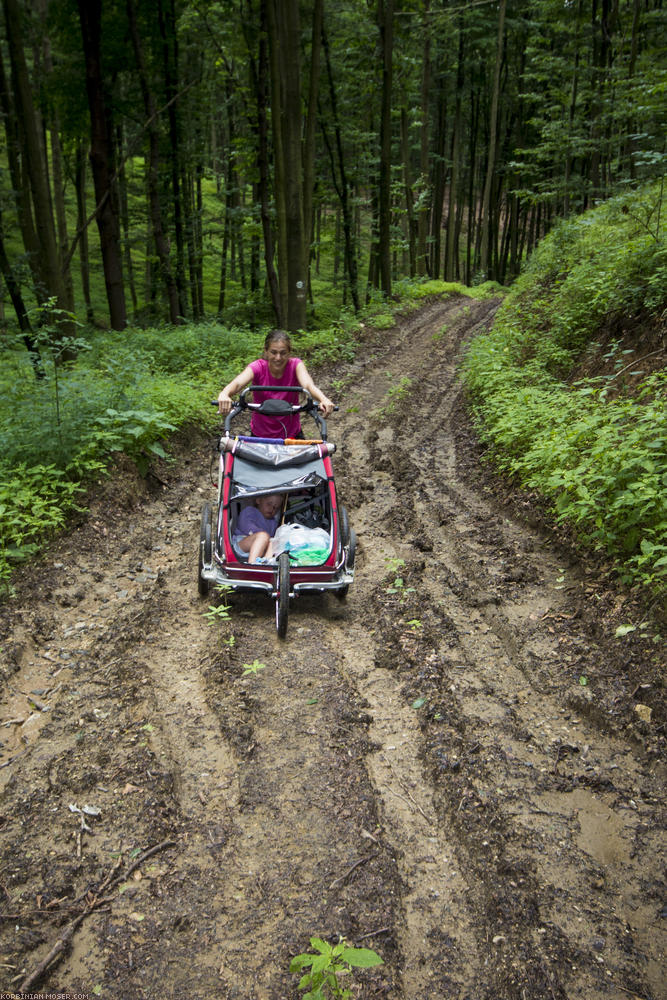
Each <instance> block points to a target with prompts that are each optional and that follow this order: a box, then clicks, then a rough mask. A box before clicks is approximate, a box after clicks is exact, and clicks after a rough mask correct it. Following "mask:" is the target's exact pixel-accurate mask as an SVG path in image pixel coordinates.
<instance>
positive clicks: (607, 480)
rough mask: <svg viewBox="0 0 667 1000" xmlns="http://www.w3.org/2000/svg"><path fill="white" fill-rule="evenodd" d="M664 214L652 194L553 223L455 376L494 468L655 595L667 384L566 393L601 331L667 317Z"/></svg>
mask: <svg viewBox="0 0 667 1000" xmlns="http://www.w3.org/2000/svg"><path fill="white" fill-rule="evenodd" d="M661 202H662V191H661V190H659V189H655V188H654V189H652V190H648V191H646V190H645V191H643V192H641V193H637V194H632V195H630V194H628V195H626V196H624V197H623V198H619V199H615V200H614V201H611V202H609V203H607V204H605V205H603V206H601V207H600V208H598V209H596V210H595V211H593V212H590V213H588V214H587V215H585V216H582V217H579V218H576V219H574V220H571V221H568V222H563V223H561V224H560V225H559V226H558V228H557V229H556V230H555V231H554V232H553V233H552V234H551V235H550V236H548V237H547V238H546V239H545V240H544V241H543V242H542V243H541V244H540V246H539V247H538V249H537V250H536V252H535V253H534V255H533V257H532V259H531V261H530V264H529V266H528V267H527V269H526V271H525V273H524V274H523V275H522V277H521V278H520V279H519V281H518V282H517V283H516V285H515V286H514V287H513V289H512V291H511V292H510V294H509V295H508V296H507V298H506V300H505V302H504V303H503V305H502V306H501V308H500V310H499V312H498V314H497V316H496V322H495V325H494V328H493V330H492V331H491V332H490V333H489V334H487V335H484V336H481V337H479V338H477V339H476V340H475V341H474V342H473V343H472V344H471V346H470V348H469V350H468V353H467V356H466V358H465V361H464V365H463V377H464V380H465V383H466V385H467V388H468V390H469V393H470V397H471V400H472V406H473V411H474V414H475V418H476V421H477V425H478V429H479V433H480V436H481V438H482V440H483V441H484V442H485V443H486V444H487V445H488V446H489V453H490V455H491V457H492V459H493V461H494V462H495V463H496V465H497V466H498V467H499V468H500V469H501V470H502V471H504V472H507V473H510V474H511V475H513V476H515V477H516V479H517V480H518V482H519V483H520V484H521V486H523V487H525V488H528V489H534V490H537V491H539V492H540V493H541V494H543V495H544V496H545V497H547V498H548V499H549V500H550V502H551V504H552V506H553V511H554V514H555V516H556V518H557V520H558V521H560V522H567V523H569V524H571V525H573V526H574V527H575V529H576V531H577V534H578V537H579V539H580V540H581V542H582V543H583V544H584V545H586V546H590V547H591V548H593V549H595V550H599V551H603V552H605V553H607V554H608V555H609V556H611V557H612V558H613V559H614V560H615V561H616V564H617V565H618V566H619V567H620V573H621V576H622V579H623V580H624V582H626V583H629V584H634V583H639V584H642V585H648V586H649V587H651V588H652V589H653V590H654V591H656V592H658V593H659V594H664V592H665V590H666V589H667V530H666V529H667V500H666V497H667V461H666V445H667V426H666V414H665V387H666V382H667V374H666V373H665V372H664V371H663V372H657V373H655V372H654V373H652V374H650V373H646V374H645V377H644V378H640V379H638V381H637V382H635V383H634V388H633V389H632V391H631V392H630V391H626V392H625V393H623V392H620V393H619V392H618V390H617V387H616V386H615V385H614V386H612V383H613V382H614V379H615V377H616V373H613V374H610V375H606V376H597V377H595V378H589V379H583V380H579V381H577V382H575V383H574V384H568V383H567V382H566V381H565V380H566V379H567V377H568V376H569V374H570V373H571V372H572V370H573V369H574V368H575V367H576V365H577V362H578V361H579V359H580V357H581V356H582V353H583V352H584V350H585V349H586V347H587V346H588V345H589V344H590V343H591V341H593V340H594V339H595V336H596V334H597V333H598V332H599V330H600V328H601V327H602V326H603V325H604V324H605V323H606V322H608V321H609V320H610V319H612V318H618V317H619V316H621V315H625V316H629V317H632V316H638V315H641V316H643V317H649V318H650V317H659V316H660V315H661V314H662V313H663V311H664V309H665V307H666V306H667V252H666V243H665V224H664V221H661V219H660V210H661V208H662V203H661ZM636 367H638V369H639V371H641V362H640V361H639V362H637V364H636ZM633 374H634V375H635V376H636V375H637V374H638V372H637V371H634V372H633ZM611 388H614V389H615V390H616V391H615V392H613V393H612V392H611V391H610V389H611Z"/></svg>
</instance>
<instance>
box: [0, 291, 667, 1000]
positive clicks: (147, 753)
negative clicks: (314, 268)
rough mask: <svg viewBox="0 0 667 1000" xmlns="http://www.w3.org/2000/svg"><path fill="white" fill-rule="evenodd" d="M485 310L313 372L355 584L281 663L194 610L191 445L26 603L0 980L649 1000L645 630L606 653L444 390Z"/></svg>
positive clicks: (254, 641)
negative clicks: (328, 390) (328, 389)
mask: <svg viewBox="0 0 667 1000" xmlns="http://www.w3.org/2000/svg"><path fill="white" fill-rule="evenodd" d="M495 307H496V303H493V302H487V303H474V302H470V301H467V300H450V301H444V302H433V303H430V304H429V305H427V306H425V307H424V308H423V309H422V310H420V312H418V313H413V314H411V315H408V316H406V317H405V318H404V319H403V320H402V321H401V323H400V324H399V325H398V326H397V327H396V328H395V329H394V330H392V331H389V332H386V331H385V332H383V333H382V335H376V334H374V333H373V332H372V331H366V333H365V337H366V340H365V342H364V345H363V348H362V351H361V352H360V354H359V356H358V358H357V360H356V361H355V362H354V363H353V364H352V365H350V366H347V367H344V366H341V367H340V369H337V370H336V372H335V373H332V377H334V376H335V378H336V379H337V380H340V381H339V383H338V384H340V385H344V386H345V388H344V390H343V394H342V397H341V404H342V405H341V412H340V413H339V414H338V415H337V417H336V418H335V420H332V422H331V427H330V436H331V438H332V439H334V440H336V441H337V443H338V447H339V450H338V453H337V454H336V456H335V458H334V467H335V470H336V478H337V484H338V487H339V491H340V493H341V495H342V497H343V499H344V501H345V503H346V505H347V507H348V510H349V511H350V519H351V522H352V525H353V527H354V528H355V530H356V531H357V534H358V536H359V550H358V558H357V577H356V580H355V583H354V585H353V587H352V588H351V589H350V592H349V595H348V597H347V600H346V601H344V602H343V601H339V600H338V599H337V598H335V597H334V596H332V595H322V597H314V596H313V597H307V598H306V597H303V598H299V599H298V600H297V601H294V602H293V607H292V610H291V614H290V623H289V628H288V635H287V639H286V640H285V641H282V642H281V641H280V640H278V639H277V637H276V636H275V629H274V623H273V608H272V606H271V604H270V602H269V601H268V600H267V599H260V598H243V597H234V598H233V599H232V601H231V608H230V617H229V618H228V619H224V620H220V621H218V622H216V623H215V624H213V625H212V624H211V623H209V621H207V619H206V618H205V617H204V615H203V612H204V611H205V610H206V602H204V603H203V604H202V602H201V601H200V599H199V598H198V596H197V592H196V580H195V576H196V547H197V539H198V532H199V514H200V510H201V505H202V503H203V502H204V501H205V500H212V499H213V498H214V495H215V490H214V489H213V487H211V485H210V481H209V476H208V470H209V457H210V455H209V451H208V449H207V446H206V445H205V444H203V443H201V442H187V443H185V444H184V445H183V446H182V447H181V448H180V450H179V456H180V457H179V461H178V462H177V463H176V464H174V465H172V466H166V467H165V468H164V469H161V470H160V480H155V481H154V482H153V483H152V484H151V483H149V484H148V486H146V484H141V483H140V482H139V481H137V480H135V479H133V478H132V476H131V474H130V472H129V471H127V470H126V471H125V473H124V474H123V475H122V476H119V477H118V481H117V483H115V484H114V486H113V488H112V489H111V490H110V492H107V494H106V495H105V496H104V497H100V499H99V501H97V502H96V505H94V506H93V509H92V512H91V515H90V517H89V519H88V520H87V521H86V522H85V523H83V524H82V525H81V526H80V527H79V528H78V529H77V530H76V531H74V532H72V533H71V534H70V535H69V536H68V537H67V538H65V539H62V540H61V541H60V542H59V543H58V544H57V545H56V546H55V547H54V548H53V549H52V550H51V551H50V552H49V553H48V554H47V555H46V556H45V558H44V560H43V562H42V565H41V566H40V571H39V573H34V574H32V575H26V577H25V579H24V580H22V581H19V588H18V599H17V601H16V602H14V603H13V604H12V605H10V606H8V607H6V608H4V609H2V634H3V646H2V649H3V664H2V668H3V676H4V677H5V689H4V699H3V701H2V721H3V722H9V725H7V726H3V727H2V728H0V740H1V741H2V746H1V747H0V753H1V755H2V756H0V765H2V768H1V769H0V781H2V782H3V783H4V790H3V792H2V800H1V801H0V813H1V818H0V841H1V842H2V848H3V850H2V859H3V860H2V865H1V868H0V891H1V893H2V896H3V921H2V925H1V928H2V929H1V941H2V951H1V953H0V954H1V956H2V957H1V959H0V970H1V973H0V984H1V985H2V987H4V988H5V989H13V990H16V989H17V988H18V987H19V986H21V985H23V986H24V989H28V988H29V987H30V988H33V989H38V988H40V989H45V990H46V989H49V990H54V989H56V988H60V989H63V990H64V989H69V990H70V991H75V990H78V991H81V992H85V993H89V994H91V995H98V996H102V997H105V996H106V997H110V998H123V1000H134V998H135V997H136V998H139V997H150V998H156V1000H157V998H161V997H164V996H169V997H174V998H180V997H183V998H186V997H187V998H188V1000H192V998H197V1000H199V998H201V1000H208V998H213V997H215V998H230V1000H231V998H235V997H238V998H256V1000H278V998H290V1000H291V998H295V997H297V996H298V995H300V994H299V991H298V990H297V977H296V976H293V975H291V974H290V973H289V971H288V970H289V962H290V959H291V957H293V956H294V955H296V954H298V953H299V952H302V951H304V950H307V949H308V947H309V943H308V942H309V938H310V937H312V936H318V937H323V938H326V939H328V940H330V941H332V942H335V941H336V940H338V937H339V935H342V936H344V937H345V938H346V939H347V940H348V941H349V942H350V943H353V944H355V945H357V946H360V947H369V948H374V949H375V950H376V951H377V952H378V953H379V954H380V955H381V956H382V958H383V959H384V965H382V966H379V967H378V968H376V969H373V970H368V971H361V972H359V973H357V974H355V976H354V977H353V980H352V982H351V983H350V985H351V988H352V990H353V995H355V996H358V997H360V998H361V997H363V998H369V1000H373V998H379V997H389V998H392V1000H401V998H406V1000H407V998H410V1000H414V998H417V997H419V998H420V1000H441V998H457V1000H463V998H464V997H470V998H475V1000H477V998H480V1000H481V998H485V1000H497V998H500V997H502V998H508V1000H514V998H516V1000H538V998H539V1000H542V998H545V997H548V998H559V1000H560V998H575V997H581V998H586V1000H597V998H603V997H604V998H618V1000H620V998H621V997H623V998H626V997H628V996H635V997H642V998H652V1000H660V998H662V997H664V996H666V995H667V994H666V993H665V989H664V985H663V980H662V969H663V968H664V940H665V934H664V932H665V909H664V903H665V885H664V878H663V872H662V871H661V870H660V866H659V863H658V859H659V858H661V857H664V848H665V835H664V830H665V824H664V764H663V757H662V755H663V751H664V721H665V715H664V701H663V695H662V689H661V687H660V670H661V663H660V658H659V653H660V649H661V647H660V644H659V643H658V642H656V641H653V640H654V639H655V636H656V631H657V625H656V626H653V625H652V626H651V628H650V629H645V630H643V632H642V633H641V635H639V634H638V635H630V636H628V637H626V639H627V641H626V642H625V643H620V642H619V640H618V639H616V638H615V637H614V631H615V628H616V627H617V626H618V624H621V623H623V622H624V621H626V620H628V615H630V614H631V613H633V607H632V605H631V602H630V599H629V597H628V596H627V595H624V594H622V593H621V592H618V591H615V590H614V589H613V587H612V586H611V585H610V584H609V583H608V582H605V580H600V579H598V577H597V572H598V570H597V568H596V569H595V571H594V570H593V568H592V567H586V566H585V565H582V564H581V563H580V562H578V561H577V559H576V558H575V557H574V556H573V555H572V554H571V553H570V551H569V550H568V549H567V548H565V547H562V546H560V545H559V544H558V539H557V538H556V537H555V536H554V534H553V533H551V532H550V531H549V530H548V527H544V528H543V527H540V526H539V523H538V522H539V512H537V513H536V511H535V510H534V509H532V508H531V505H530V502H529V499H528V498H525V497H522V496H520V495H518V494H516V495H515V494H510V493H507V492H505V493H503V492H502V486H501V485H500V484H499V483H497V482H496V481H495V480H494V479H493V478H492V477H491V476H490V474H489V473H488V472H486V471H485V470H484V467H483V466H482V465H480V462H479V457H480V456H479V448H478V445H477V444H476V442H475V440H474V437H473V436H472V435H471V433H470V429H469V426H468V424H467V421H466V419H465V414H464V410H463V407H462V400H461V397H460V390H459V388H458V385H457V383H456V379H455V366H456V361H457V357H458V355H459V352H460V350H461V348H462V345H463V344H464V343H465V341H466V339H467V338H468V337H470V336H471V335H473V334H474V333H475V332H476V331H481V330H483V329H484V328H485V326H486V325H488V324H489V323H490V322H491V320H492V316H493V312H494V309H495ZM325 378H326V376H323V379H325ZM148 487H152V488H148ZM137 491H138V493H137ZM30 698H32V699H37V700H38V701H39V702H40V704H39V705H37V704H36V702H35V701H34V700H33V702H32V704H31V702H30ZM637 705H643V706H644V707H645V708H650V709H651V711H650V713H649V715H648V716H647V713H646V712H643V713H642V712H640V713H638V712H637V711H636V707H637ZM33 717H34V718H33ZM647 717H648V718H650V721H648V722H647V721H645V720H646V718H647ZM31 719H33V721H32V723H31V721H30V720H31ZM72 807H74V808H72ZM77 920H79V923H77V924H76V926H75V927H73V924H74V922H75V921H77ZM60 940H62V942H63V946H62V948H60V949H59V947H58V942H59V941H60ZM54 946H55V949H56V952H58V951H60V952H61V953H60V954H54V955H53V961H52V962H50V964H49V965H48V966H47V967H45V968H42V964H43V963H44V960H45V959H47V958H48V957H49V955H50V953H53V951H54ZM27 984H29V986H28V985H27Z"/></svg>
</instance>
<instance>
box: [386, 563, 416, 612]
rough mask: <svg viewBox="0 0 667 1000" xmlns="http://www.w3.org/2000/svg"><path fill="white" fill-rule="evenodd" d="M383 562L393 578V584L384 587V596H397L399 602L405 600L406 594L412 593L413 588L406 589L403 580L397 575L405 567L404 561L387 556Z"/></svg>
mask: <svg viewBox="0 0 667 1000" xmlns="http://www.w3.org/2000/svg"><path fill="white" fill-rule="evenodd" d="M385 562H386V563H387V569H388V570H389V572H390V573H391V574H392V576H393V577H394V581H393V583H391V584H390V585H389V586H388V587H385V594H399V595H400V600H401V602H403V601H405V600H406V599H407V596H408V594H410V593H412V592H413V591H414V589H415V588H414V587H406V586H405V580H404V579H403V577H402V576H400V575H399V573H400V571H401V570H402V569H403V568H404V567H405V559H398V558H396V557H395V556H389V557H388V558H387V559H386V560H385Z"/></svg>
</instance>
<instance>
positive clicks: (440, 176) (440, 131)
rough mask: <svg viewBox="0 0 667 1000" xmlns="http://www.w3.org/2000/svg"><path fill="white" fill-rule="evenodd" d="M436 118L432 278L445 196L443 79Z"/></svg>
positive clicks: (437, 258) (436, 265) (435, 273)
mask: <svg viewBox="0 0 667 1000" xmlns="http://www.w3.org/2000/svg"><path fill="white" fill-rule="evenodd" d="M437 110H438V120H437V129H436V136H435V155H434V157H433V180H432V183H431V189H432V191H433V203H432V208H431V251H430V261H431V266H430V272H429V273H430V274H431V277H433V278H439V277H440V247H441V242H442V209H443V203H444V198H445V144H446V137H447V95H446V91H445V86H444V79H443V77H442V76H441V77H440V79H439V81H438V105H437Z"/></svg>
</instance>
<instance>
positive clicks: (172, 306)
mask: <svg viewBox="0 0 667 1000" xmlns="http://www.w3.org/2000/svg"><path fill="white" fill-rule="evenodd" d="M126 7H127V18H128V21H129V25H130V35H131V37H132V47H133V49H134V58H135V60H136V63H137V70H138V73H139V83H140V85H141V94H142V97H143V101H144V111H145V113H146V119H147V125H146V127H147V130H148V148H149V153H148V199H149V203H150V214H151V223H152V226H153V238H154V240H155V249H156V251H157V255H158V258H159V261H160V270H161V272H162V280H163V282H164V287H165V292H166V295H167V302H168V305H169V320H170V322H171V323H173V324H174V325H175V326H177V325H178V324H179V323H181V322H182V320H181V316H180V312H179V298H178V288H177V287H176V281H175V280H174V275H173V272H172V269H171V261H170V259H169V244H168V241H167V237H166V234H165V231H164V226H163V223H162V209H161V207H160V189H159V166H160V144H159V136H158V129H157V120H156V119H157V111H156V107H155V99H154V98H153V94H152V92H151V89H150V87H149V86H148V77H147V74H146V66H145V62H144V54H143V49H142V45H141V39H140V37H139V31H138V28H137V15H136V10H135V7H134V0H126Z"/></svg>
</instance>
